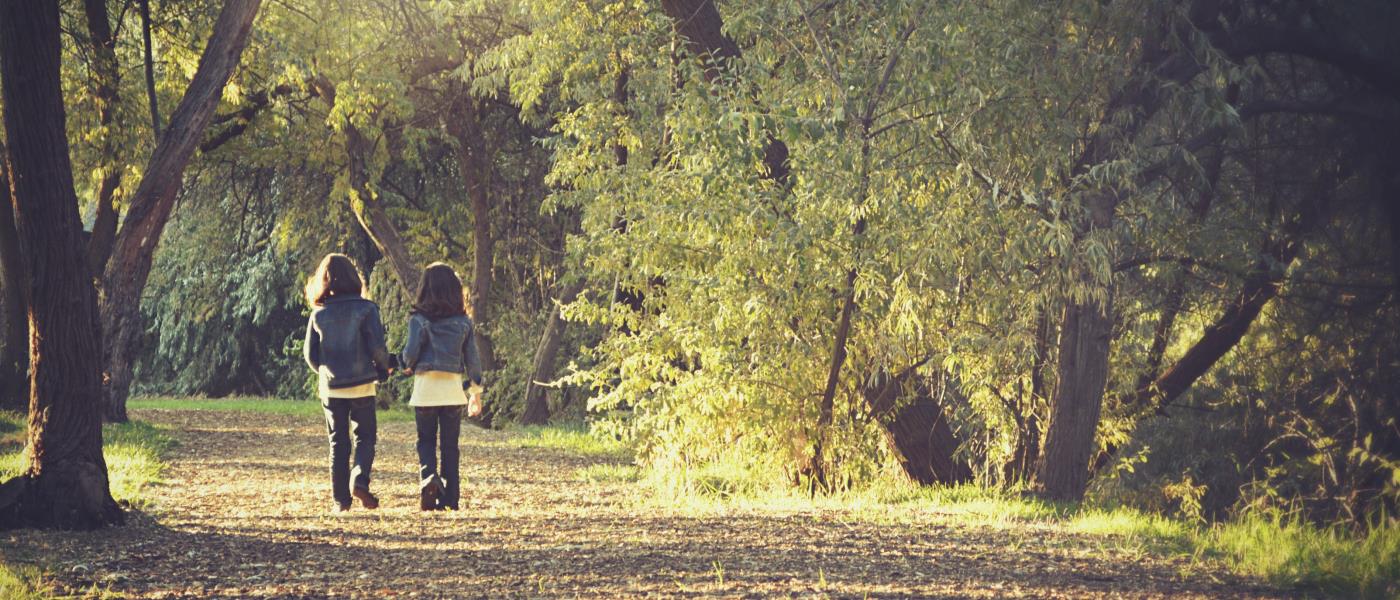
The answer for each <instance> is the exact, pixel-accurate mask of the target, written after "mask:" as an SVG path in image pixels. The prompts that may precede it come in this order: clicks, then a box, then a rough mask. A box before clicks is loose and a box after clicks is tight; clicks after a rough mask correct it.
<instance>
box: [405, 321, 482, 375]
mask: <svg viewBox="0 0 1400 600" xmlns="http://www.w3.org/2000/svg"><path fill="white" fill-rule="evenodd" d="M474 329H475V327H474V326H473V325H472V320H471V319H470V318H468V317H466V316H465V315H462V316H456V317H446V318H442V319H437V320H432V319H429V318H428V317H426V316H423V315H421V314H418V313H414V314H413V316H412V317H409V319H408V340H407V341H405V342H404V345H403V366H404V368H407V369H413V370H414V371H446V372H448V373H464V374H465V375H466V377H465V381H463V382H462V384H463V385H464V386H465V385H468V384H472V383H475V384H478V385H479V384H480V383H481V357H480V356H479V355H478V354H477V353H476V335H475V333H474Z"/></svg>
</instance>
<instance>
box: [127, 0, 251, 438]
mask: <svg viewBox="0 0 1400 600" xmlns="http://www.w3.org/2000/svg"><path fill="white" fill-rule="evenodd" d="M261 3H262V0H228V2H227V3H225V4H224V7H223V10H221V11H220V12H219V18H218V20H217V21H216V22H215V23H214V31H213V35H212V36H210V38H209V43H208V45H207V46H205V48H204V54H203V56H201V57H200V59H199V67H198V69H197V70H196V71H195V75H194V79H193V80H192V81H190V86H189V88H188V89H187V90H185V96H184V98H182V99H181V100H180V105H179V106H178V107H177V108H176V109H175V112H174V114H172V115H171V118H170V124H169V126H168V127H167V128H166V130H165V133H164V134H163V135H162V136H161V138H160V143H159V144H157V146H156V149H155V152H154V153H152V155H151V160H150V162H149V163H148V164H147V165H146V171H145V172H146V176H145V177H144V178H142V180H141V185H140V187H138V188H137V189H136V195H135V196H134V197H133V198H132V200H131V208H130V209H129V210H128V211H127V215H126V220H125V224H124V225H123V226H122V229H121V232H120V233H119V234H118V235H117V240H116V246H115V251H114V253H113V255H112V260H111V261H110V262H109V264H108V265H107V268H106V272H105V274H104V276H103V281H104V284H103V289H102V291H103V297H102V325H103V332H104V333H105V338H106V339H105V341H106V346H105V356H106V359H107V360H106V365H107V379H106V382H105V383H106V399H107V411H106V416H107V418H108V419H109V420H111V421H114V422H124V421H126V419H127V417H126V398H127V395H128V394H129V393H130V391H131V380H132V368H133V362H134V358H135V354H136V352H137V351H138V350H139V340H140V336H141V293H142V291H143V290H144V289H145V288H146V280H147V278H148V277H149V276H150V274H151V261H152V259H153V258H154V256H155V250H156V246H157V244H159V243H160V237H161V234H162V233H163V232H164V231H165V224H166V222H167V221H169V219H170V214H171V212H172V211H173V210H174V208H175V196H176V195H177V194H178V192H179V191H180V184H181V181H182V179H183V175H184V171H185V166H186V165H187V164H189V160H190V157H191V156H193V155H194V151H195V148H196V146H198V145H199V142H200V140H201V139H202V138H203V136H204V131H205V129H206V128H208V126H209V122H210V120H211V119H213V117H214V109H215V108H217V107H218V105H219V97H220V96H221V95H222V93H223V89H224V86H225V85H226V84H227V83H228V80H229V77H230V76H231V75H232V74H233V69H234V68H235V67H237V66H238V60H239V56H241V55H242V53H243V48H244V46H246V45H247V42H248V36H249V33H250V32H251V30H252V28H253V18H254V17H255V16H257V13H258V7H259V5H260V4H261Z"/></svg>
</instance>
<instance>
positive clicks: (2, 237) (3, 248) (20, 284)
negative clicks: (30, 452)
mask: <svg viewBox="0 0 1400 600" xmlns="http://www.w3.org/2000/svg"><path fill="white" fill-rule="evenodd" d="M0 200H3V202H0V291H3V292H4V297H3V298H0V302H4V306H3V309H4V314H3V319H4V320H3V322H0V327H4V328H5V329H4V332H3V334H0V335H3V337H0V343H3V344H4V346H3V347H0V410H12V411H15V412H24V411H26V410H28V409H29V307H28V305H27V303H26V302H25V300H24V287H25V286H26V285H28V284H27V283H26V281H27V280H26V278H25V274H24V258H23V257H22V256H20V252H19V233H18V232H16V231H15V212H14V206H15V205H14V202H13V201H12V200H11V198H10V178H9V162H8V159H7V158H6V154H5V146H4V143H3V142H0Z"/></svg>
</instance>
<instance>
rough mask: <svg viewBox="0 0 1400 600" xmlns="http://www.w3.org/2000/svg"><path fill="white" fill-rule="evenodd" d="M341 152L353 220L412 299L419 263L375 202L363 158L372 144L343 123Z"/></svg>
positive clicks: (376, 196)
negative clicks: (352, 194) (344, 157)
mask: <svg viewBox="0 0 1400 600" xmlns="http://www.w3.org/2000/svg"><path fill="white" fill-rule="evenodd" d="M345 150H346V153H347V155H348V158H349V162H350V185H351V188H352V189H353V190H354V192H355V197H353V198H351V199H350V208H351V210H353V211H354V212H355V219H356V220H357V221H359V223H360V227H361V228H363V229H364V231H365V233H368V234H369V238H370V239H371V240H374V245H375V246H378V247H379V251H380V252H381V253H383V254H384V258H386V259H388V261H389V270H391V271H393V272H394V277H395V278H397V279H398V280H399V286H400V288H401V289H402V290H403V292H404V296H405V297H407V298H410V299H412V298H413V297H414V293H415V292H417V291H418V290H417V287H418V279H419V277H420V275H421V267H419V265H421V264H423V263H420V262H418V261H417V260H415V259H414V258H413V255H412V254H410V253H409V251H408V245H407V244H405V243H404V241H403V238H402V237H401V236H399V228H398V226H397V225H394V222H393V221H392V220H390V219H389V213H386V212H384V204H383V203H381V202H380V201H379V196H378V194H376V193H375V191H374V186H372V185H371V184H370V181H369V166H368V164H367V163H366V159H367V157H368V156H370V155H371V154H373V151H374V143H373V142H372V141H371V140H369V139H367V138H365V136H364V135H363V134H361V133H360V130H359V129H358V128H356V127H355V126H354V125H350V124H348V123H347V124H346V126H345Z"/></svg>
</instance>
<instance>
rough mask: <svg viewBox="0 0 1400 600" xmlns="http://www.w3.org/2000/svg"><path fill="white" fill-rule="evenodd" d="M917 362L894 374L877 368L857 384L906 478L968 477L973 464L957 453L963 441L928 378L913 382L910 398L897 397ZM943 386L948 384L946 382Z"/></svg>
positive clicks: (954, 480) (940, 480) (945, 480)
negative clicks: (870, 375) (872, 373)
mask: <svg viewBox="0 0 1400 600" xmlns="http://www.w3.org/2000/svg"><path fill="white" fill-rule="evenodd" d="M917 368H918V365H914V366H911V367H908V368H906V369H905V370H904V371H901V372H900V373H898V374H891V373H888V372H881V373H880V374H878V375H876V376H875V377H874V378H872V379H870V380H868V381H866V382H865V383H864V384H863V385H862V386H861V394H862V396H864V398H865V402H866V405H867V406H868V407H869V408H870V414H871V415H872V416H874V417H875V419H876V420H877V421H879V423H880V425H881V427H882V429H883V430H884V434H885V440H886V441H887V442H888V443H889V446H890V449H891V450H892V451H893V452H894V454H895V457H896V458H897V459H898V460H899V464H900V467H902V468H903V469H904V473H905V474H906V475H908V476H909V478H910V479H913V480H914V481H917V482H919V483H920V484H922V485H933V484H944V485H953V484H958V483H964V482H967V481H971V480H972V467H971V466H970V465H968V463H967V461H965V460H961V459H959V458H958V457H957V450H958V447H959V446H960V445H962V441H961V440H959V439H958V437H957V434H956V433H954V432H953V428H952V427H951V426H949V425H948V418H947V415H946V414H945V412H944V410H943V405H942V404H940V403H939V402H938V401H937V400H936V399H935V394H934V390H933V389H932V388H931V387H930V386H929V385H928V382H927V381H926V380H925V381H919V382H918V383H917V384H916V385H915V386H914V397H913V398H912V400H910V401H908V402H901V401H900V400H901V397H902V396H904V395H905V393H906V391H907V390H908V388H909V381H910V379H912V378H914V377H917V375H916V373H915V370H916V369H917ZM944 385H947V384H946V383H945V384H944Z"/></svg>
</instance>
